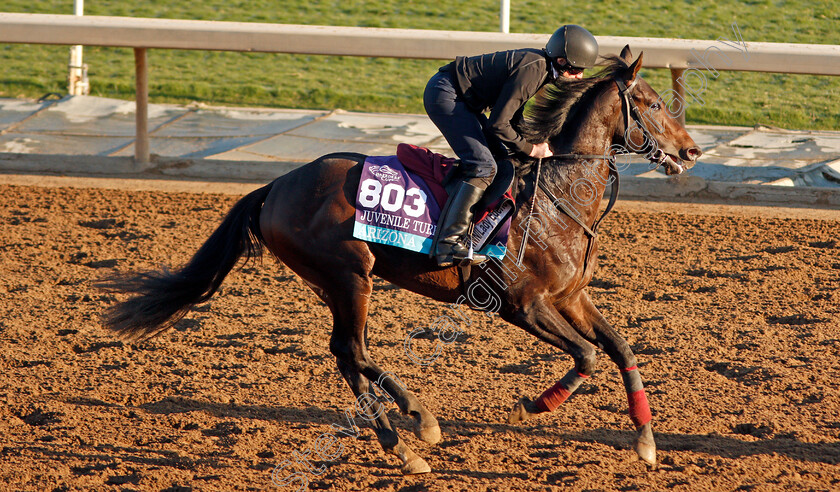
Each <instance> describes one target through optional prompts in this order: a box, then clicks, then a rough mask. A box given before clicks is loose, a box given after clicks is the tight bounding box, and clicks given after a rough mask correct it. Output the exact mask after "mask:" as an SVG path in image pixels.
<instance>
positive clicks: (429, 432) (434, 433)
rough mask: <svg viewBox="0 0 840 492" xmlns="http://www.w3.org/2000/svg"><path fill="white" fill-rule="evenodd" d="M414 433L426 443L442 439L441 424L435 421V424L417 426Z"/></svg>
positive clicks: (437, 441) (433, 442)
mask: <svg viewBox="0 0 840 492" xmlns="http://www.w3.org/2000/svg"><path fill="white" fill-rule="evenodd" d="M414 435H415V436H417V438H418V439H420V440H421V441H423V442H425V443H426V444H437V443H439V442H440V439H441V435H440V426H439V425H437V423H435V425H432V426H429V427H423V428H422V429H421V428H420V427H419V426H418V427H415V428H414ZM423 473H425V472H423Z"/></svg>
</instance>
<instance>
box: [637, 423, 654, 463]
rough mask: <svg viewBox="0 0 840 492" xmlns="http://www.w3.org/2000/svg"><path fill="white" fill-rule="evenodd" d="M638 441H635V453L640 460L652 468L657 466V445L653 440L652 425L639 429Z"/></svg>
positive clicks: (648, 424)
mask: <svg viewBox="0 0 840 492" xmlns="http://www.w3.org/2000/svg"><path fill="white" fill-rule="evenodd" d="M638 431H639V433H638V435H636V440H635V441H633V451H635V452H636V454H637V455H639V459H641V460H642V461H644V462H645V463H647V464H648V465H650V466H654V465H656V443H655V442H654V440H653V428H652V427H651V425H650V423H649V422H648V423H647V424H645V425H643V426H641V427H639V429H638Z"/></svg>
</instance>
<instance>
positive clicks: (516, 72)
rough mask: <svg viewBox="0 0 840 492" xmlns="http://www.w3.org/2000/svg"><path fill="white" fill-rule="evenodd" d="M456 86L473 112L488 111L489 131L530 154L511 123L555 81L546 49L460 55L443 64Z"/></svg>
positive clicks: (510, 145) (528, 146)
mask: <svg viewBox="0 0 840 492" xmlns="http://www.w3.org/2000/svg"><path fill="white" fill-rule="evenodd" d="M444 69H448V70H449V72H450V73H451V74H452V79H453V80H454V82H455V85H456V89H457V90H458V91H459V92H460V94H461V95H462V96H463V97H464V101H465V102H466V103H467V105H468V106H469V107H470V109H472V110H473V111H476V112H481V113H483V112H485V111H487V110H490V116H489V117H488V122H489V126H490V131H491V132H492V133H493V134H494V135H496V136H497V137H498V138H499V139H500V140H501V141H502V142H504V143H505V144H507V145H508V146H509V147H512V148H513V149H516V150H518V151H520V152H522V153H524V154H526V155H527V154H530V153H531V149H533V147H534V146H533V145H532V144H530V143H528V142H526V141H525V140H524V139H523V138H522V136H520V135H519V134H518V133H517V132H516V130H514V128H513V127H512V126H511V122H512V121H513V120H514V119H515V118H518V117H519V115H520V114H521V111H522V109H523V107H524V106H525V103H526V102H527V101H528V99H530V98H531V97H533V96H534V94H536V93H537V91H539V90H540V89H541V88H542V87H543V86H544V85H545V84H546V83H548V82H551V81H553V80H554V77H553V75H552V71H551V65H550V61H549V59H548V57H547V56H546V54H545V51H543V50H540V49H532V48H525V49H519V50H511V51H498V52H496V53H488V54H486V55H478V56H470V57H465V56H459V57H458V58H456V59H455V61H454V62H452V63H450V64H449V65H447V66H445V67H443V68H442V69H441V70H444Z"/></svg>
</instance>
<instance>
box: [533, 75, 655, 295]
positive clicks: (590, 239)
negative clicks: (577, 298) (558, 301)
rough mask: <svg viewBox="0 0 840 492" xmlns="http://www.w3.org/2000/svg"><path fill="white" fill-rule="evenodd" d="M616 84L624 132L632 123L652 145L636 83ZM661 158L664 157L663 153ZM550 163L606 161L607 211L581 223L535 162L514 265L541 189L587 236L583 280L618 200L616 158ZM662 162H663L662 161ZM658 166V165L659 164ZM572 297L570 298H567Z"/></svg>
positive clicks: (582, 157) (589, 156)
mask: <svg viewBox="0 0 840 492" xmlns="http://www.w3.org/2000/svg"><path fill="white" fill-rule="evenodd" d="M613 80H614V81H615V84H616V85H617V86H618V93H619V98H620V99H621V112H622V114H623V115H624V125H625V126H624V128H625V131H626V129H627V128H628V127H629V125H630V120H631V119H632V120H633V121H634V122H635V123H636V125H638V127H639V129H640V130H641V131H642V133H643V134H644V136H645V138H646V139H648V141H655V140H653V136H652V135H651V133H650V131H649V130H648V129H647V126H646V125H645V123H644V120H642V115H641V112H640V111H639V108H638V107H637V106H636V103H635V102H633V98H631V97H630V91H631V90H632V89H633V87H635V86H636V82H637V81H638V79H634V80H633V82H632V83H631V84H630V85H627V84H625V83H624V81H623V80H621V79H619V78H615V79H613ZM657 152H662V151H661V150H659V149H657ZM663 154H664V153H663ZM550 158H551V159H555V158H556V159H574V160H585V159H598V160H605V161H607V166H608V167H609V176H610V177H611V178H612V179H611V183H612V189H611V191H610V200H609V202H608V203H607V207H606V208H605V209H604V213H603V214H601V216H600V217H599V218H597V219H596V220H595V222H594V223H593V224H592V227H589V226H587V225H586V223H584V222H583V221H582V220H581V219H580V217H578V214H577V213H576V212H575V211H572V210H570V209H569V207H568V206H567V205H565V204H564V201H562V200H560V199H558V198H557V197H555V196H554V194H553V193H552V192H551V190H549V189H548V186H547V185H546V184H545V182H544V181H540V174H541V168H542V159H538V160H537V168H536V170H535V173H534V194H533V195H532V197H531V203H530V205H529V211H528V217H527V219H526V223H525V232H524V233H523V234H522V243H521V245H520V248H519V255H518V258H517V264H519V265H521V264H522V259H523V257H524V255H525V247H526V246H527V244H528V237H529V236H530V229H531V215H532V214H533V212H534V205H535V202H536V197H537V188H539V189H541V190H542V191H543V193H545V194H546V196H547V197H548V199H549V200H551V202H552V203H553V204H554V206H555V208H557V210H559V211H561V212H563V213H564V214H565V215H566V216H568V217H569V218H571V219H572V220H573V221H575V222H576V223H577V224H578V225H579V226H580V227H581V228H582V229H583V230H584V232H585V233H586V236H587V244H586V255H585V256H584V260H583V274H582V275H581V280H582V279H585V278H586V273H587V271H588V270H589V264H590V261H591V255H592V250H593V245H594V243H595V238H596V237H598V227H599V226H600V225H601V221H602V220H604V218H605V217H606V216H607V214H609V213H610V211H612V208H613V206H614V205H615V202H616V199H617V198H618V188H619V174H618V168H617V167H616V165H615V156H614V155H593V154H555V155H553V156H551V157H550ZM663 160H664V158H663ZM659 163H661V161H660V162H659ZM575 291H577V288H575V289H573V290H572V292H573V293H574V292H575ZM570 295H571V294H570Z"/></svg>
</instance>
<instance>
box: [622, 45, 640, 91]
mask: <svg viewBox="0 0 840 492" xmlns="http://www.w3.org/2000/svg"><path fill="white" fill-rule="evenodd" d="M644 54H645V52H644V51H642V52H641V53H639V57H638V58H636V61H634V62H633V64H632V65H630V66H629V67H627V71H626V72H624V74H625V75H624V80H625V81H626V82H627V83H630V82H632V81H633V80H635V79H636V75H638V74H639V70H641V68H642V56H643V55H644Z"/></svg>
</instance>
